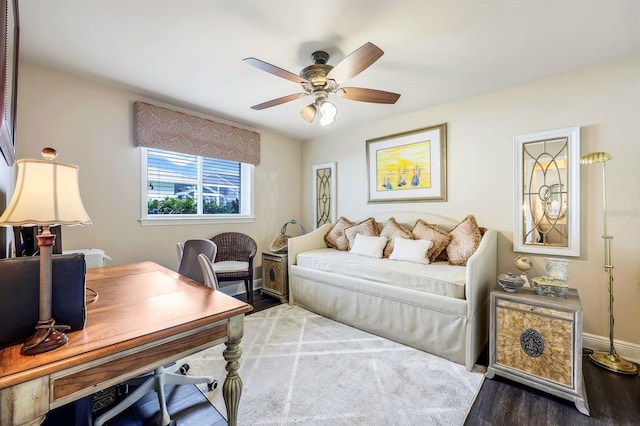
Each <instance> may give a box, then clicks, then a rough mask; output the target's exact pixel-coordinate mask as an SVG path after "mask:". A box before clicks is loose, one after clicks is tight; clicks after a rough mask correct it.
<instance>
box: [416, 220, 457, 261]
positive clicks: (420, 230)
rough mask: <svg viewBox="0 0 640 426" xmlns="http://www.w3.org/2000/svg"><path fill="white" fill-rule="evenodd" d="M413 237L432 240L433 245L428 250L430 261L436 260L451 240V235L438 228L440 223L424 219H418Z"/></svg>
mask: <svg viewBox="0 0 640 426" xmlns="http://www.w3.org/2000/svg"><path fill="white" fill-rule="evenodd" d="M411 234H412V235H413V238H414V239H416V240H431V241H433V245H432V246H431V248H430V249H429V251H428V252H427V257H428V258H429V262H435V261H436V258H437V257H438V255H439V254H440V253H441V252H442V251H443V250H444V249H445V248H446V247H447V245H448V244H449V242H450V241H451V236H450V235H449V234H448V233H446V232H445V231H442V230H441V229H440V228H438V225H432V224H430V223H427V222H425V221H424V220H422V219H418V220H417V221H416V224H415V225H413V229H412V230H411Z"/></svg>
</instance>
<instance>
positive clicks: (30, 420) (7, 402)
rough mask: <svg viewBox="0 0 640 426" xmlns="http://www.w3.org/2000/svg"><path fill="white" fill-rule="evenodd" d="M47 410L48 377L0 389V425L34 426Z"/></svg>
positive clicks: (41, 420)
mask: <svg viewBox="0 0 640 426" xmlns="http://www.w3.org/2000/svg"><path fill="white" fill-rule="evenodd" d="M48 411H49V377H41V378H38V379H34V380H31V381H28V382H25V383H20V384H18V385H15V386H12V387H10V388H5V389H1V390H0V425H1V426H13V425H24V426H27V425H29V426H34V425H39V424H41V423H42V422H44V419H45V415H46V414H47V412H48Z"/></svg>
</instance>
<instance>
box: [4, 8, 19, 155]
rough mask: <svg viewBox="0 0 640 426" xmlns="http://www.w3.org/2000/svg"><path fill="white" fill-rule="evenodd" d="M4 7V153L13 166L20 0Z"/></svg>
mask: <svg viewBox="0 0 640 426" xmlns="http://www.w3.org/2000/svg"><path fill="white" fill-rule="evenodd" d="M1 1H2V6H1V7H0V9H1V10H0V35H1V37H2V40H1V41H0V54H1V55H2V61H1V62H0V81H2V84H1V85H0V90H2V93H0V100H1V102H0V151H2V155H3V156H4V159H5V160H6V161H7V164H8V165H9V166H11V165H13V163H14V161H15V159H16V148H15V124H16V94H17V93H16V92H17V87H18V45H19V43H18V40H19V34H20V31H19V25H18V4H17V0H1Z"/></svg>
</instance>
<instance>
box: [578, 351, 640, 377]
mask: <svg viewBox="0 0 640 426" xmlns="http://www.w3.org/2000/svg"><path fill="white" fill-rule="evenodd" d="M589 359H590V360H591V362H593V363H594V364H596V365H598V366H600V367H602V368H606V369H607V370H610V371H613V372H614V373H621V374H629V375H635V374H638V366H637V365H635V364H634V363H632V362H629V361H627V360H626V359H624V358H620V357H619V356H618V355H617V354H610V353H607V352H594V353H592V354H590V355H589Z"/></svg>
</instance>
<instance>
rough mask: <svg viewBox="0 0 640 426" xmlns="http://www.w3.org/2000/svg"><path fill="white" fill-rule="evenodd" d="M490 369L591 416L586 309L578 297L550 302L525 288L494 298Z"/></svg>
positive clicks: (571, 295) (575, 293)
mask: <svg viewBox="0 0 640 426" xmlns="http://www.w3.org/2000/svg"><path fill="white" fill-rule="evenodd" d="M489 335H490V337H489V366H488V368H487V373H486V377H487V378H489V379H491V378H493V377H494V375H496V374H497V375H499V376H502V377H505V378H507V379H509V380H513V381H515V382H519V383H522V384H525V385H527V386H531V387H532V388H535V389H538V390H541V391H544V392H548V393H550V394H552V395H555V396H557V397H560V398H564V399H568V400H570V401H573V402H574V403H575V405H576V408H577V409H578V411H580V412H581V413H582V414H585V415H587V416H588V415H589V404H588V402H587V394H586V391H585V387H584V379H583V377H582V304H581V303H580V297H579V296H578V291H577V290H575V289H569V292H568V297H566V298H561V297H549V296H541V295H538V294H536V293H535V292H534V291H533V289H530V288H523V289H521V290H520V291H519V292H518V293H507V292H505V291H503V290H502V289H500V288H499V287H496V289H495V290H493V291H492V292H491V328H490V332H489Z"/></svg>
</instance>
